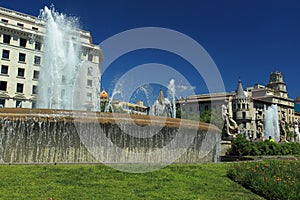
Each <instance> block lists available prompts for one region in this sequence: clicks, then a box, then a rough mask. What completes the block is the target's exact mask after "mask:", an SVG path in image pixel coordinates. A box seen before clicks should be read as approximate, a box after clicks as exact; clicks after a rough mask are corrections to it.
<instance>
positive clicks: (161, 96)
mask: <svg viewBox="0 0 300 200" xmlns="http://www.w3.org/2000/svg"><path fill="white" fill-rule="evenodd" d="M157 100H158V102H159V103H160V104H163V103H164V100H165V97H164V93H163V91H162V89H161V88H160V90H159V95H158V99H157Z"/></svg>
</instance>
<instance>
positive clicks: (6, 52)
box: [2, 49, 9, 59]
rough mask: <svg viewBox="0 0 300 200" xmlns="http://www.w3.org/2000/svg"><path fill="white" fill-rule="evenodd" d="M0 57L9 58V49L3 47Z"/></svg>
mask: <svg viewBox="0 0 300 200" xmlns="http://www.w3.org/2000/svg"><path fill="white" fill-rule="evenodd" d="M2 58H4V59H9V50H5V49H3V51H2Z"/></svg>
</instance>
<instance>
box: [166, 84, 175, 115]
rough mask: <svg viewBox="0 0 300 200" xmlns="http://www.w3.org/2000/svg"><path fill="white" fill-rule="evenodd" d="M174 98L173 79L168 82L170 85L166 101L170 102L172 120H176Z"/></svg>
mask: <svg viewBox="0 0 300 200" xmlns="http://www.w3.org/2000/svg"><path fill="white" fill-rule="evenodd" d="M175 97H176V88H175V81H174V79H172V80H170V83H169V85H168V99H169V100H170V104H171V105H170V107H171V112H172V116H171V117H172V118H176V103H175Z"/></svg>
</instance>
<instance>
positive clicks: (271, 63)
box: [0, 0, 300, 98]
mask: <svg viewBox="0 0 300 200" xmlns="http://www.w3.org/2000/svg"><path fill="white" fill-rule="evenodd" d="M52 3H53V4H54V5H55V8H56V9H57V10H58V11H59V12H64V13H66V14H68V15H73V16H77V17H79V18H80V23H81V28H83V29H85V30H88V31H90V32H91V34H92V36H93V42H94V43H95V44H99V43H101V42H102V41H103V40H105V39H107V38H109V37H111V36H113V35H115V34H117V33H119V32H122V31H126V30H128V29H133V28H139V27H164V28H169V29H173V30H176V31H179V32H181V33H183V34H186V35H188V36H189V37H191V38H193V39H194V40H196V41H197V42H198V43H199V44H201V45H202V46H203V47H204V48H205V49H206V51H207V52H208V53H209V54H210V56H211V58H212V59H213V60H214V62H215V63H216V65H217V67H218V69H219V71H220V73H221V76H222V78H223V81H224V85H225V89H226V91H232V90H235V89H236V87H237V82H238V80H239V79H241V80H242V82H243V85H244V87H245V86H251V85H253V84H255V83H259V84H266V83H267V82H268V81H269V74H270V72H272V71H275V70H278V71H281V72H282V73H283V74H284V76H285V82H286V83H287V89H288V92H289V96H290V97H291V98H295V97H296V96H300V90H299V88H298V86H299V74H300V73H299V72H300V67H299V66H300V12H299V10H300V2H299V1H297V0H288V1H278V0H275V1H274V0H272V1H271V0H265V1H259V0H252V1H248V0H247V1H244V0H224V1H221V0H219V1H217V0H185V1H182V0H179V1H171V0H152V1H144V0H131V1H125V0H123V1H122V0H110V1H101V0H97V1H94V0H90V1H87V0H85V1H83V0H76V1H71V0H64V1H61V0H60V1H58V0H52V1H48V0H46V1H37V0H30V1H20V0H18V1H17V0H2V1H1V3H0V6H2V7H6V8H10V9H14V10H17V11H20V12H24V13H27V14H30V15H34V16H37V15H38V14H39V9H41V8H43V7H44V6H45V5H47V6H49V5H51V4H52ZM103 53H104V56H105V52H103ZM126 57H127V58H126ZM154 61H155V62H158V63H163V64H168V65H170V66H172V67H174V68H177V67H178V68H180V67H182V66H185V65H189V64H188V63H186V62H185V61H184V60H182V59H180V58H176V56H174V55H172V54H170V53H167V52H164V51H159V50H145V51H144V52H142V51H136V52H131V53H129V54H128V55H125V56H123V57H121V58H120V59H119V60H118V61H117V62H116V63H114V65H115V68H112V69H113V70H111V71H107V76H106V78H104V81H105V82H104V83H103V87H105V88H106V89H107V88H108V89H107V90H109V88H110V87H111V84H112V80H114V79H116V78H117V77H118V76H120V74H122V72H124V71H126V70H128V69H130V67H131V66H134V65H137V64H143V63H149V62H154ZM120 66H121V67H120ZM183 71H184V72H183V74H184V75H186V76H189V80H191V82H192V85H194V86H196V93H205V92H207V89H206V88H205V84H204V83H203V80H201V79H199V77H193V74H194V73H193V71H191V72H189V71H185V70H183ZM155 92H156V91H155ZM155 96H156V94H155Z"/></svg>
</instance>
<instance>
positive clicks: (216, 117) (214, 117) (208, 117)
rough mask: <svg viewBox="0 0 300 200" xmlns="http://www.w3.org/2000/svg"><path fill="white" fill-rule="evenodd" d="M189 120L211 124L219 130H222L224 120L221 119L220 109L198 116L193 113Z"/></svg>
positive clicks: (204, 112) (207, 111)
mask: <svg viewBox="0 0 300 200" xmlns="http://www.w3.org/2000/svg"><path fill="white" fill-rule="evenodd" d="M189 119H190V120H195V121H200V122H205V123H212V124H213V125H215V126H217V127H218V128H219V129H222V128H223V125H224V120H223V119H222V114H221V110H220V109H211V110H206V111H203V112H201V113H200V116H199V115H197V114H195V113H193V114H191V115H190V116H189Z"/></svg>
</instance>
